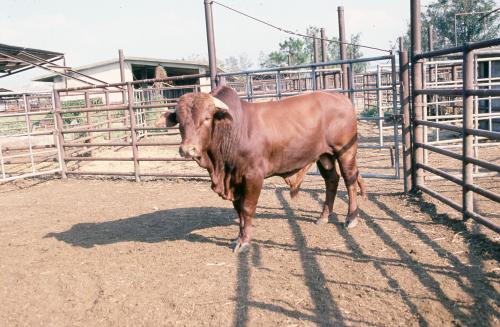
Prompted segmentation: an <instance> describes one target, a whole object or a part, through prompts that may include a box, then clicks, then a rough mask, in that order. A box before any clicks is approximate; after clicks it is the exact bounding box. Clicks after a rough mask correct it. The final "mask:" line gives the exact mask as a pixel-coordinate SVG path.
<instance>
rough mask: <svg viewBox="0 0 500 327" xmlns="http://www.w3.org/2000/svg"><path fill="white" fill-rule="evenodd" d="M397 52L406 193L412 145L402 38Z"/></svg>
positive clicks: (409, 180)
mask: <svg viewBox="0 0 500 327" xmlns="http://www.w3.org/2000/svg"><path fill="white" fill-rule="evenodd" d="M400 44H401V48H400V52H399V67H400V69H399V83H400V91H399V95H400V105H401V112H402V114H403V126H402V133H403V135H402V138H403V178H404V179H403V182H404V185H403V187H404V191H405V193H408V192H409V191H410V190H411V189H412V185H411V182H412V181H411V170H412V167H411V164H412V158H411V153H412V144H411V124H410V122H411V116H410V78H409V62H408V52H406V51H403V49H402V38H400Z"/></svg>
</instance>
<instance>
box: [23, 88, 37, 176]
mask: <svg viewBox="0 0 500 327" xmlns="http://www.w3.org/2000/svg"><path fill="white" fill-rule="evenodd" d="M23 101H24V115H25V118H24V120H25V123H26V133H28V148H29V151H30V159H31V172H32V173H33V174H34V173H35V158H33V145H32V142H31V123H30V115H29V112H28V108H29V104H28V97H27V96H26V93H24V94H23Z"/></svg>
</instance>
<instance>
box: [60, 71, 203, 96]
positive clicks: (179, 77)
mask: <svg viewBox="0 0 500 327" xmlns="http://www.w3.org/2000/svg"><path fill="white" fill-rule="evenodd" d="M202 77H209V74H208V73H205V74H192V75H181V76H172V77H165V78H150V79H143V80H136V81H132V82H120V83H106V84H96V85H89V86H77V87H69V88H65V89H58V90H57V91H58V92H59V93H64V92H71V91H83V90H92V89H100V88H106V87H115V86H126V85H127V84H128V83H130V84H132V85H137V84H150V83H156V82H168V81H181V80H186V79H198V78H202Z"/></svg>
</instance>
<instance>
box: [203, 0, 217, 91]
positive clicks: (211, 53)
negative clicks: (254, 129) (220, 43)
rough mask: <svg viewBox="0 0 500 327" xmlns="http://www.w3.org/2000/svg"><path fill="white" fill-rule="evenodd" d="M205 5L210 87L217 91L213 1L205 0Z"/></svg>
mask: <svg viewBox="0 0 500 327" xmlns="http://www.w3.org/2000/svg"><path fill="white" fill-rule="evenodd" d="M204 3H205V23H206V29H207V44H208V66H209V68H210V87H211V89H212V90H213V89H215V87H216V86H217V85H216V77H217V59H216V56H215V37H214V24H213V16H212V3H213V0H204Z"/></svg>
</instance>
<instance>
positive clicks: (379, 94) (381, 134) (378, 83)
mask: <svg viewBox="0 0 500 327" xmlns="http://www.w3.org/2000/svg"><path fill="white" fill-rule="evenodd" d="M375 85H376V88H377V110H378V118H379V119H378V121H377V123H378V143H379V145H380V146H382V145H384V120H383V118H384V111H383V110H382V91H381V90H380V87H381V86H382V77H381V71H380V65H377V77H376V82H375Z"/></svg>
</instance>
